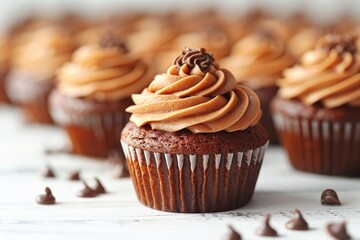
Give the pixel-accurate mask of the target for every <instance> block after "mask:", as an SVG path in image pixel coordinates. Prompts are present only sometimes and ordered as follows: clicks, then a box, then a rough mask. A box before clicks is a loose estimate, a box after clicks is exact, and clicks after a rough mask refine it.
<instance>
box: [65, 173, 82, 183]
mask: <svg viewBox="0 0 360 240" xmlns="http://www.w3.org/2000/svg"><path fill="white" fill-rule="evenodd" d="M67 179H69V180H71V181H79V180H80V179H81V178H80V172H79V171H74V172H71V173H70V174H69V175H68V177H67Z"/></svg>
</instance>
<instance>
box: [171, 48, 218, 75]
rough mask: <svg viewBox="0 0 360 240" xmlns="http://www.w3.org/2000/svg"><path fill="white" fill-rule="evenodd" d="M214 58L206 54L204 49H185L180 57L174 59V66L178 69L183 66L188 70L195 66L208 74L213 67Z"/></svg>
mask: <svg viewBox="0 0 360 240" xmlns="http://www.w3.org/2000/svg"><path fill="white" fill-rule="evenodd" d="M214 62H215V59H214V57H213V56H212V55H211V54H209V53H207V52H206V50H205V49H204V48H200V49H190V48H187V47H186V48H185V49H184V50H183V51H182V53H181V55H180V56H178V57H177V58H175V60H174V65H177V67H178V68H179V69H180V68H181V67H182V66H183V65H184V64H186V65H187V66H188V67H189V68H194V67H195V65H197V66H198V67H199V68H200V69H201V71H202V72H204V73H205V72H208V71H209V70H210V67H211V66H214Z"/></svg>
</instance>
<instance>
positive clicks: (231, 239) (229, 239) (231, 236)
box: [223, 225, 241, 240]
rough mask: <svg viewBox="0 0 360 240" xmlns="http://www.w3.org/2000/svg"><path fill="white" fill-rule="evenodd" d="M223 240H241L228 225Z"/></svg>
mask: <svg viewBox="0 0 360 240" xmlns="http://www.w3.org/2000/svg"><path fill="white" fill-rule="evenodd" d="M223 240H241V235H240V234H239V233H238V232H237V231H235V229H234V228H233V227H232V226H230V225H229V232H228V233H227V234H226V235H225V236H224V237H223Z"/></svg>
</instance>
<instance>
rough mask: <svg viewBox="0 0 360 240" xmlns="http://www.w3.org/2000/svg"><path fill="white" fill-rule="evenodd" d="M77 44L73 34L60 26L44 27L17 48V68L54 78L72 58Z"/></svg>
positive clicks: (44, 77) (15, 58) (15, 64)
mask: <svg viewBox="0 0 360 240" xmlns="http://www.w3.org/2000/svg"><path fill="white" fill-rule="evenodd" d="M76 47H77V44H76V42H75V41H74V40H73V38H72V36H71V34H69V33H68V32H67V31H66V30H65V29H62V28H58V27H48V28H42V29H39V30H37V31H36V32H34V33H33V34H32V35H31V37H30V38H29V41H28V42H27V43H24V44H22V45H21V46H19V47H18V48H17V49H15V56H14V66H15V68H16V69H18V70H21V71H26V72H30V73H34V74H37V75H40V76H43V77H42V79H52V77H53V76H54V75H55V74H56V71H57V69H58V68H59V67H60V66H61V65H62V64H64V63H65V62H67V61H68V60H70V58H71V54H72V52H73V51H74V50H75V49H76Z"/></svg>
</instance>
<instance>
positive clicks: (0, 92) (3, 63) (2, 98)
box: [0, 37, 11, 103]
mask: <svg viewBox="0 0 360 240" xmlns="http://www.w3.org/2000/svg"><path fill="white" fill-rule="evenodd" d="M0 52H1V54H0V102H4V103H9V98H8V96H7V94H6V92H5V79H6V76H7V74H8V72H9V69H10V55H11V54H10V50H9V43H8V38H6V37H0Z"/></svg>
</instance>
